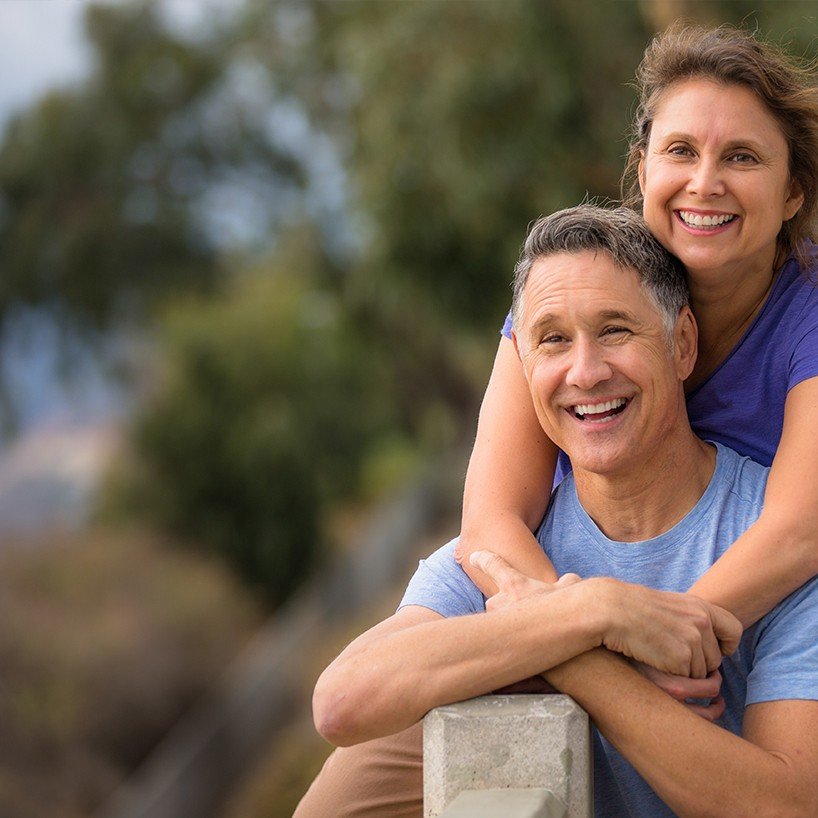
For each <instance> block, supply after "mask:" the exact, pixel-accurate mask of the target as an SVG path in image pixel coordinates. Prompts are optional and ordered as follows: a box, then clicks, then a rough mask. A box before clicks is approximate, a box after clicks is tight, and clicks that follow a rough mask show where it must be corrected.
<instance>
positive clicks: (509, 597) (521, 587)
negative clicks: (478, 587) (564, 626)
mask: <svg viewBox="0 0 818 818" xmlns="http://www.w3.org/2000/svg"><path fill="white" fill-rule="evenodd" d="M470 562H471V564H472V565H473V566H474V567H475V568H479V569H480V570H481V571H483V572H484V573H485V574H487V575H488V576H489V577H491V579H492V580H494V582H495V583H497V587H498V589H499V590H498V591H497V593H496V594H495V595H494V596H492V597H489V598H488V599H487V600H486V610H487V611H497V610H500V608H504V607H505V606H506V605H511V604H513V603H515V602H520V601H521V600H523V599H527V598H528V597H531V596H534V595H536V594H551V593H553V592H554V591H557V590H559V589H560V588H565V587H567V586H568V585H574V584H575V583H577V582H580V581H581V578H580V577H579V576H578V575H577V574H563V575H562V576H561V577H560V578H559V579H558V580H557V581H556V582H553V583H550V582H541V581H540V580H537V579H531V577H527V576H526V575H525V574H522V573H520V572H519V571H518V570H517V569H516V568H512V567H511V565H509V564H508V563H507V562H506V561H505V560H504V559H503V558H502V557H501V556H500V555H499V554H495V553H493V552H491V551H475V552H474V553H473V554H472V555H471V559H470Z"/></svg>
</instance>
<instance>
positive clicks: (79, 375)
mask: <svg viewBox="0 0 818 818" xmlns="http://www.w3.org/2000/svg"><path fill="white" fill-rule="evenodd" d="M89 2H91V0H0V131H2V128H3V126H4V124H5V123H6V122H7V121H8V118H9V117H10V116H13V115H14V113H16V112H18V111H20V110H23V109H25V108H27V107H28V106H30V105H31V104H32V103H34V102H35V101H36V100H37V99H38V98H39V97H40V96H41V95H42V94H43V93H45V92H46V91H48V90H49V89H51V88H54V87H66V86H71V85H72V84H77V83H79V82H81V81H82V80H83V78H84V77H85V76H87V74H88V73H89V72H90V70H91V67H92V63H91V59H92V54H91V50H90V48H89V47H88V45H87V44H86V42H85V37H84V30H83V12H84V10H85V7H86V6H87V5H88V4H89ZM96 2H100V0H96ZM107 2H108V3H125V2H130V0H107ZM214 4H215V5H216V6H221V9H222V10H224V9H225V8H229V7H230V6H233V7H235V5H236V0H230V2H226V0H162V10H163V13H164V14H165V19H166V20H167V21H168V22H169V23H171V24H172V25H176V26H178V27H179V28H181V29H185V28H187V27H195V26H196V24H197V23H201V21H202V20H203V19H206V18H207V16H208V15H210V16H211V17H212V15H213V13H218V11H215V12H214V9H213V8H212V6H213V5H214ZM18 323H21V331H20V332H16V333H15V332H14V331H13V330H12V332H11V334H10V336H9V335H5V336H4V337H3V339H2V340H3V350H2V355H0V370H2V371H3V373H4V375H5V377H6V379H7V381H8V382H10V384H11V392H12V393H13V395H14V399H15V403H16V404H17V408H18V411H19V414H20V418H19V420H20V422H21V425H22V429H23V430H26V429H30V428H32V427H38V426H41V425H43V424H53V423H54V422H64V421H65V420H66V419H68V421H70V422H76V421H77V420H82V419H86V420H88V421H92V420H94V419H96V418H98V417H99V416H100V414H101V415H103V416H104V415H107V414H109V413H110V412H111V411H112V410H113V408H114V407H115V406H118V405H119V394H118V390H117V389H115V388H114V387H113V386H112V385H109V384H108V383H107V382H106V380H105V378H104V376H103V375H102V374H101V372H100V371H99V370H98V369H97V368H96V366H95V365H94V364H93V363H92V362H91V361H88V362H85V363H84V364H83V363H82V362H80V365H75V370H76V371H75V373H74V382H73V384H68V385H66V384H65V383H63V382H62V381H61V379H60V378H59V376H58V375H57V371H58V369H59V357H58V354H57V350H58V347H59V344H60V341H59V339H58V338H57V337H56V336H55V332H54V329H53V327H51V326H50V325H49V324H48V323H44V322H42V321H39V320H38V316H37V314H36V313H33V314H30V315H25V316H23V318H22V321H21V322H18ZM22 324H25V325H26V326H25V327H23V326H22ZM4 443H5V441H4V440H3V439H2V436H1V435H0V454H1V453H2V451H3V448H4Z"/></svg>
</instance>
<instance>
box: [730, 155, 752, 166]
mask: <svg viewBox="0 0 818 818" xmlns="http://www.w3.org/2000/svg"><path fill="white" fill-rule="evenodd" d="M729 161H730V162H735V163H736V164H739V165H752V164H755V163H756V162H757V161H758V160H757V159H756V158H755V156H753V154H751V153H733V154H731V155H730V157H729Z"/></svg>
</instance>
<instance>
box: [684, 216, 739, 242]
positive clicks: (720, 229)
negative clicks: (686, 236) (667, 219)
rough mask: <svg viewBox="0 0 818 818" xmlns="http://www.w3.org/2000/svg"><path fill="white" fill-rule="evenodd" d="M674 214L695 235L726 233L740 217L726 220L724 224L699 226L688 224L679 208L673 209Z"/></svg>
mask: <svg viewBox="0 0 818 818" xmlns="http://www.w3.org/2000/svg"><path fill="white" fill-rule="evenodd" d="M673 215H674V216H675V217H676V221H677V222H679V224H680V225H681V226H682V227H683V228H684V229H685V230H686V231H687V232H688V233H691V234H692V235H694V236H717V235H719V234H720V233H724V232H726V231H727V230H729V229H730V228H731V227H732V226H733V225H734V224H738V221H739V217H738V216H736V217H735V218H734V219H731V220H730V221H729V222H724V223H723V224H719V225H716V226H715V227H714V226H712V225H711V226H709V227H704V226H702V227H697V226H696V225H695V224H688V223H687V222H686V221H685V220H684V219H683V218H682V217H681V216H680V215H679V211H678V210H674V211H673Z"/></svg>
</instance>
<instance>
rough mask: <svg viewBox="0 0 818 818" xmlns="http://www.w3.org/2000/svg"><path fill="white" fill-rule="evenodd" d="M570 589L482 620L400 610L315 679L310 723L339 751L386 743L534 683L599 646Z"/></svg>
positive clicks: (416, 608)
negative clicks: (426, 721)
mask: <svg viewBox="0 0 818 818" xmlns="http://www.w3.org/2000/svg"><path fill="white" fill-rule="evenodd" d="M571 590H572V589H571V588H564V589H560V590H556V591H554V592H552V593H548V594H540V595H539V596H538V597H536V598H529V599H528V600H526V601H525V603H521V604H519V605H511V606H508V607H506V608H504V609H503V610H502V611H498V612H496V613H490V614H472V615H468V616H457V617H452V618H449V619H446V618H444V617H442V616H441V615H440V614H437V613H435V612H434V611H431V610H429V609H428V608H422V607H420V606H412V605H410V606H407V607H405V608H401V609H400V610H399V611H398V612H397V613H396V614H395V615H394V616H391V617H390V618H389V619H386V620H384V621H383V622H381V623H379V624H378V625H376V626H375V627H374V628H372V629H371V630H369V631H367V632H366V633H364V634H363V635H362V636H360V637H358V638H357V639H356V640H355V641H353V642H352V643H351V644H350V645H349V646H348V647H347V648H345V649H344V651H343V652H342V653H341V654H340V655H339V656H338V657H337V658H336V659H335V660H334V661H333V662H332V663H331V664H330V665H329V667H328V668H327V669H326V670H325V671H324V672H323V673H322V674H321V676H320V678H319V679H318V683H317V684H316V686H315V692H314V694H313V719H314V720H315V725H316V728H317V729H318V732H319V733H321V735H322V736H324V738H326V739H327V740H328V741H330V742H332V743H333V744H336V745H338V746H347V745H351V744H357V743H359V742H362V741H368V740H369V739H373V738H378V737H380V736H385V735H390V734H391V733H396V732H398V731H399V730H403V729H404V728H406V727H408V726H409V725H411V724H414V723H415V722H417V721H418V720H420V719H421V718H423V716H424V715H425V714H426V713H427V712H429V710H431V709H432V708H434V707H438V706H439V705H442V704H450V703H451V702H455V701H462V700H464V699H470V698H473V697H474V696H479V695H482V694H484V693H488V692H490V691H492V690H496V689H497V688H500V687H504V686H505V685H509V684H511V683H513V682H517V681H520V680H521V679H526V678H528V677H530V676H534V675H536V674H537V673H539V672H540V671H541V670H543V669H544V668H546V667H553V666H555V665H557V664H560V663H561V662H564V661H567V660H568V659H570V658H572V657H574V656H576V655H578V654H579V653H582V652H583V651H585V650H589V649H590V648H592V647H593V646H594V645H595V644H598V639H597V637H596V632H597V631H598V630H599V625H598V624H597V623H596V622H594V621H593V619H592V617H590V616H588V615H587V611H586V612H583V610H582V595H581V594H576V593H575V594H571V593H569V592H570V591H571Z"/></svg>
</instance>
